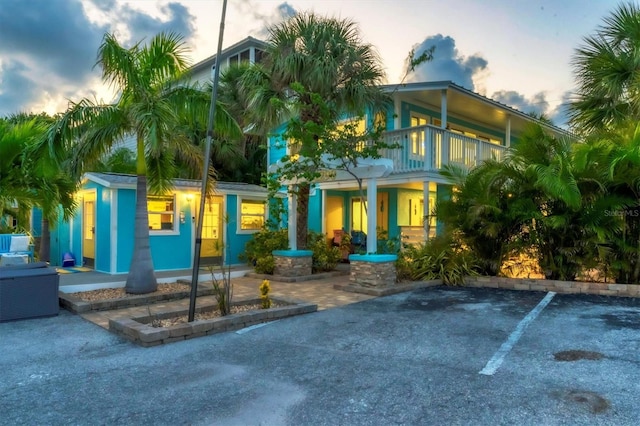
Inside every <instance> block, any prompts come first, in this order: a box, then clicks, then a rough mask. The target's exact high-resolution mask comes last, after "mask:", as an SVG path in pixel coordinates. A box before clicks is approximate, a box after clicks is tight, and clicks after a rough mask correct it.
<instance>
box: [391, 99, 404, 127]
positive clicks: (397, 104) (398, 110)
mask: <svg viewBox="0 0 640 426" xmlns="http://www.w3.org/2000/svg"><path fill="white" fill-rule="evenodd" d="M393 113H394V114H395V117H394V119H393V130H397V129H400V128H402V120H401V118H402V102H401V101H400V95H399V94H398V93H394V94H393Z"/></svg>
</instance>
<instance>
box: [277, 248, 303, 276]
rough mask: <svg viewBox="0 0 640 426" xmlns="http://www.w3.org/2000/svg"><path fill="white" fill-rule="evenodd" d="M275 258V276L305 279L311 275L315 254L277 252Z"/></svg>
mask: <svg viewBox="0 0 640 426" xmlns="http://www.w3.org/2000/svg"><path fill="white" fill-rule="evenodd" d="M273 258H274V260H275V263H276V266H275V269H274V271H273V274H274V275H280V276H283V277H303V276H307V275H311V272H312V269H311V267H312V265H313V252H312V251H311V250H275V251H274V252H273Z"/></svg>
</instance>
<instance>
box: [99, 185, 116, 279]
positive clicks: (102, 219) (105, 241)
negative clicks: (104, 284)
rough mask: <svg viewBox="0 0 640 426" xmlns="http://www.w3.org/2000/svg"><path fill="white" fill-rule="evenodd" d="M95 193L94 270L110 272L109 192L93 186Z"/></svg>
mask: <svg viewBox="0 0 640 426" xmlns="http://www.w3.org/2000/svg"><path fill="white" fill-rule="evenodd" d="M95 187H96V189H97V193H96V219H95V220H96V233H95V238H96V258H95V259H96V260H95V270H96V271H100V272H107V273H108V272H110V271H111V191H113V190H112V189H109V188H104V187H103V186H100V185H95Z"/></svg>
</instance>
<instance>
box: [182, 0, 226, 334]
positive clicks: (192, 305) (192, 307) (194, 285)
mask: <svg viewBox="0 0 640 426" xmlns="http://www.w3.org/2000/svg"><path fill="white" fill-rule="evenodd" d="M226 13H227V0H222V17H221V18H220V34H219V36H218V53H217V54H216V65H215V69H214V70H213V88H212V89H211V106H210V107H209V122H208V123H207V139H206V142H205V148H204V164H203V167H202V187H201V188H200V206H199V207H200V208H199V210H198V212H199V213H198V217H197V220H196V222H197V224H196V242H195V249H194V250H193V272H192V274H191V294H190V297H189V319H188V320H189V322H192V321H193V318H194V316H195V312H196V295H197V293H198V276H199V275H200V273H199V272H200V251H201V249H202V223H203V216H204V203H205V200H206V196H207V179H208V177H209V157H210V156H211V139H212V138H213V122H214V118H215V115H216V102H217V100H218V80H220V56H221V55H222V36H223V35H224V17H225V15H226Z"/></svg>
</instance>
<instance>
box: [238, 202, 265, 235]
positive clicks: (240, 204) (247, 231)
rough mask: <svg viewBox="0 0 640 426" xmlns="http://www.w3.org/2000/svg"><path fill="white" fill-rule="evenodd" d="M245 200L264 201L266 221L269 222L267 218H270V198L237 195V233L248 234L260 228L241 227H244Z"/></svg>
mask: <svg viewBox="0 0 640 426" xmlns="http://www.w3.org/2000/svg"><path fill="white" fill-rule="evenodd" d="M245 200H247V201H261V202H263V203H264V223H267V220H268V219H269V215H268V211H269V206H268V200H267V199H266V198H262V197H255V196H246V195H239V194H238V196H237V197H236V202H237V207H236V212H237V214H236V235H248V234H255V233H256V232H260V229H240V228H241V227H242V202H243V201H245Z"/></svg>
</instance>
